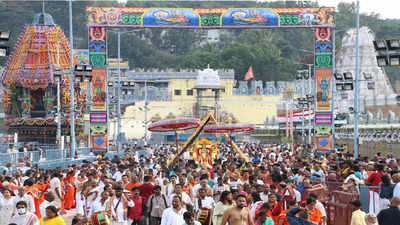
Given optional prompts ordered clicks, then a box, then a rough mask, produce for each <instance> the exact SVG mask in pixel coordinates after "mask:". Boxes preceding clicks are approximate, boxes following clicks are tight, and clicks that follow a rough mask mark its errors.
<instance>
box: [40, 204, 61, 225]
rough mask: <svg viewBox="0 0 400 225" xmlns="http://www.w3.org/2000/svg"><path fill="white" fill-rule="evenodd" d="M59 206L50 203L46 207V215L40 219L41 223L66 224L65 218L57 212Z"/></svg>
mask: <svg viewBox="0 0 400 225" xmlns="http://www.w3.org/2000/svg"><path fill="white" fill-rule="evenodd" d="M57 211H58V210H57V208H56V207H55V206H53V205H50V206H48V207H47V208H46V217H42V218H41V219H40V225H65V221H64V219H63V218H62V217H61V216H59V215H58V214H57Z"/></svg>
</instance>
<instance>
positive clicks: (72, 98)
mask: <svg viewBox="0 0 400 225" xmlns="http://www.w3.org/2000/svg"><path fill="white" fill-rule="evenodd" d="M68 8H69V47H70V49H71V50H70V54H69V56H70V58H69V60H70V62H69V64H70V73H71V76H70V82H69V88H70V93H69V95H70V107H71V112H70V124H71V126H70V128H71V130H70V136H71V157H72V158H73V157H74V156H75V90H74V84H75V82H74V81H75V76H74V57H73V55H72V51H73V49H74V36H73V29H72V0H69V1H68Z"/></svg>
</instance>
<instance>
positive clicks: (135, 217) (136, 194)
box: [128, 187, 146, 225]
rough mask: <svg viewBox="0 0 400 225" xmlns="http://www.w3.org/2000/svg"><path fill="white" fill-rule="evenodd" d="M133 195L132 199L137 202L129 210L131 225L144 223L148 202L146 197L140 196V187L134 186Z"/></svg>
mask: <svg viewBox="0 0 400 225" xmlns="http://www.w3.org/2000/svg"><path fill="white" fill-rule="evenodd" d="M132 193H133V196H132V197H131V200H132V201H133V202H134V203H135V206H133V207H130V208H129V211H128V219H129V223H128V224H131V225H142V224H144V223H145V216H144V215H145V213H146V202H145V201H144V198H143V197H142V196H140V188H139V187H134V188H133V189H132Z"/></svg>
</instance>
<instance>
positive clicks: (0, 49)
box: [0, 31, 10, 57]
mask: <svg viewBox="0 0 400 225" xmlns="http://www.w3.org/2000/svg"><path fill="white" fill-rule="evenodd" d="M9 39H10V31H0V57H5V56H8V55H9V54H10V48H9V47H8V46H7V43H6V42H8V40H9Z"/></svg>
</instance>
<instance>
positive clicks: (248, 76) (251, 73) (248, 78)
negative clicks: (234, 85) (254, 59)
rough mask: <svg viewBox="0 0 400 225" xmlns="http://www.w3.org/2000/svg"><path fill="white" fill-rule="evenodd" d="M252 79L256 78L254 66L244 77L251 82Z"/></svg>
mask: <svg viewBox="0 0 400 225" xmlns="http://www.w3.org/2000/svg"><path fill="white" fill-rule="evenodd" d="M252 78H254V73H253V65H250V67H249V70H248V71H247V73H246V74H245V75H244V80H250V79H252Z"/></svg>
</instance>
